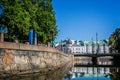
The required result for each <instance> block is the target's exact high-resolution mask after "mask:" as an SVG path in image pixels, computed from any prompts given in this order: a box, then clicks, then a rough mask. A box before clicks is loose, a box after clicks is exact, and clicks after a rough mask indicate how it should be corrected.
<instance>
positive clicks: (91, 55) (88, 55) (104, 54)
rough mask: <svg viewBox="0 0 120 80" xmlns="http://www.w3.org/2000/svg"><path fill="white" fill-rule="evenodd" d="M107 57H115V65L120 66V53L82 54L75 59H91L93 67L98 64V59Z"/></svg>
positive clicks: (76, 55)
mask: <svg viewBox="0 0 120 80" xmlns="http://www.w3.org/2000/svg"><path fill="white" fill-rule="evenodd" d="M105 56H111V57H113V64H114V65H118V61H119V59H120V53H96V54H95V53H82V54H74V57H91V58H92V59H91V61H92V63H93V65H97V64H98V60H97V58H98V57H105ZM119 65H120V63H119Z"/></svg>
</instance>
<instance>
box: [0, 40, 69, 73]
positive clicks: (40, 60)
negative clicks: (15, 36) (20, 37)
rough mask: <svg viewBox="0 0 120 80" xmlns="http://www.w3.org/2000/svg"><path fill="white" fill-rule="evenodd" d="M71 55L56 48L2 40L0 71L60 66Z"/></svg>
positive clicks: (21, 70) (0, 45)
mask: <svg viewBox="0 0 120 80" xmlns="http://www.w3.org/2000/svg"><path fill="white" fill-rule="evenodd" d="M70 59H71V57H70V55H67V54H64V53H62V52H60V51H59V50H57V49H55V48H50V47H42V46H35V45H29V44H18V43H8V42H0V72H10V73H11V72H24V71H32V72H35V71H36V70H37V71H39V70H42V69H46V68H47V69H53V68H55V67H60V66H62V65H63V64H65V63H67V62H68V61H70Z"/></svg>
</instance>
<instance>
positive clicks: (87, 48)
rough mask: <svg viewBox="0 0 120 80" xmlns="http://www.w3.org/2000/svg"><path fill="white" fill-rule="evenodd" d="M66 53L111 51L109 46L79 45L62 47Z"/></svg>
mask: <svg viewBox="0 0 120 80" xmlns="http://www.w3.org/2000/svg"><path fill="white" fill-rule="evenodd" d="M61 50H62V51H63V52H65V53H109V47H108V46H94V47H93V46H77V47H61Z"/></svg>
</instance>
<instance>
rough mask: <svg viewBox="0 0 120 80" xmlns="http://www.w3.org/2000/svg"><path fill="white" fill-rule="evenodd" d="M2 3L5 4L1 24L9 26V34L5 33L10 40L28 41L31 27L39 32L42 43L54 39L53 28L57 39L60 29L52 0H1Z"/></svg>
mask: <svg viewBox="0 0 120 80" xmlns="http://www.w3.org/2000/svg"><path fill="white" fill-rule="evenodd" d="M0 5H1V6H4V9H3V14H1V15H0V16H1V17H0V24H1V25H3V26H6V27H7V28H8V34H6V35H5V38H6V39H8V41H12V40H14V39H18V40H19V41H20V42H24V41H28V32H29V29H30V28H33V29H34V31H35V32H37V34H38V41H39V42H40V43H47V42H50V41H51V40H52V38H51V37H50V30H51V29H54V34H53V39H55V37H56V35H57V33H58V30H57V27H56V19H55V13H54V11H53V8H52V4H51V0H1V1H0Z"/></svg>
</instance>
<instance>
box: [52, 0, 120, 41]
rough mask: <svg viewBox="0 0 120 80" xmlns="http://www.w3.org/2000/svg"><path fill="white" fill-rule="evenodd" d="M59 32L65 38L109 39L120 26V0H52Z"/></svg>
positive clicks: (59, 37)
mask: <svg viewBox="0 0 120 80" xmlns="http://www.w3.org/2000/svg"><path fill="white" fill-rule="evenodd" d="M52 4H53V8H54V11H55V13H56V14H55V16H56V21H57V23H56V25H57V27H58V30H59V33H58V35H57V38H56V40H55V41H56V42H59V41H61V40H65V39H72V40H91V39H93V40H95V39H96V33H97V34H98V40H103V39H108V38H109V36H110V35H111V34H112V32H114V31H115V29H116V28H119V27H120V0H52Z"/></svg>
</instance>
